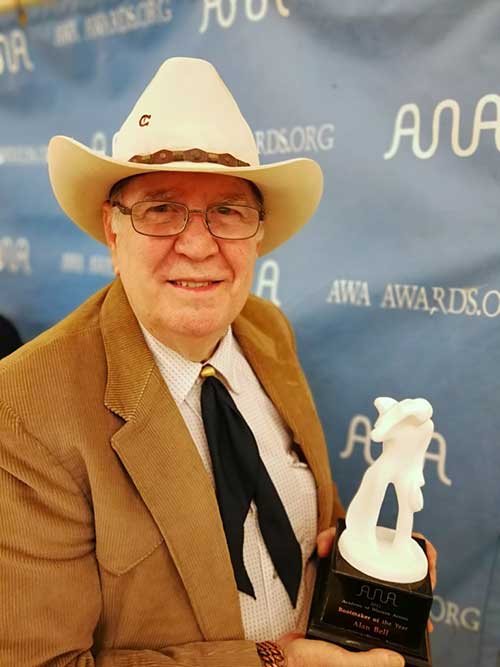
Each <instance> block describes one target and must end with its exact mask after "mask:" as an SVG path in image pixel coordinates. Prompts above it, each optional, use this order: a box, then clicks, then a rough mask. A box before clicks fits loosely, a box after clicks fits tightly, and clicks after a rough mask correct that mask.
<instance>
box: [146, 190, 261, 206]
mask: <svg viewBox="0 0 500 667" xmlns="http://www.w3.org/2000/svg"><path fill="white" fill-rule="evenodd" d="M177 198H181V199H182V194H181V192H180V190H155V191H154V192H148V193H147V194H145V195H143V197H142V198H141V201H160V200H161V201H174V202H175V201H176V200H177ZM251 199H253V196H252V195H250V194H246V193H243V192H242V193H239V194H231V193H227V194H224V195H221V196H220V197H219V196H218V197H216V198H215V199H214V201H215V202H216V203H217V204H243V203H244V204H248V203H249V202H250V200H251Z"/></svg>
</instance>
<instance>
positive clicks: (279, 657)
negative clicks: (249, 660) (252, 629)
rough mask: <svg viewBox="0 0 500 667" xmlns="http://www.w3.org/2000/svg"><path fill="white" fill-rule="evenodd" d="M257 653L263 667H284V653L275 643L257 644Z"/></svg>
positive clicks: (285, 663) (285, 662) (285, 664)
mask: <svg viewBox="0 0 500 667" xmlns="http://www.w3.org/2000/svg"><path fill="white" fill-rule="evenodd" d="M257 653H258V654H259V658H260V659H261V661H262V664H263V666H264V667H286V666H287V660H286V656H285V652H284V651H283V649H282V648H281V646H279V645H278V644H276V642H257Z"/></svg>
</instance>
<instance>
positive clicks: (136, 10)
mask: <svg viewBox="0 0 500 667" xmlns="http://www.w3.org/2000/svg"><path fill="white" fill-rule="evenodd" d="M171 20H172V9H171V8H170V0H139V1H138V2H124V3H121V4H119V5H116V7H113V8H112V9H109V10H107V11H104V10H100V11H98V12H94V13H92V14H88V15H87V16H72V17H71V18H65V19H63V20H62V21H58V22H56V23H55V25H54V32H53V34H52V42H53V44H54V46H58V47H63V46H71V45H72V44H76V43H78V42H81V41H86V40H95V39H102V38H104V37H110V36H111V35H125V34H127V33H129V32H132V31H134V30H143V29H144V28H149V27H150V26H153V25H158V24H161V23H170V21H171Z"/></svg>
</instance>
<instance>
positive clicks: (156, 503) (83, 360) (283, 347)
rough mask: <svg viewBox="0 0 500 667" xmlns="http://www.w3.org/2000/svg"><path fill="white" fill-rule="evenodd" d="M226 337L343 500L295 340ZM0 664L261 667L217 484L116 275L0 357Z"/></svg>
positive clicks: (275, 321)
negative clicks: (247, 634) (242, 606)
mask: <svg viewBox="0 0 500 667" xmlns="http://www.w3.org/2000/svg"><path fill="white" fill-rule="evenodd" d="M233 326H234V332H235V335H236V337H237V339H238V341H239V343H240V345H241V346H242V348H243V350H244V353H245V355H246V356H247V358H248V360H249V362H250V364H251V365H252V367H253V369H254V371H255V373H256V374H257V376H258V377H259V379H260V381H261V383H262V385H263V387H264V389H265V390H266V392H267V393H268V395H269V396H270V398H271V399H272V401H273V403H274V405H275V406H276V408H277V409H278V411H279V412H280V413H281V415H282V417H283V419H284V420H285V422H286V423H287V424H288V425H289V427H290V429H291V431H292V433H293V437H294V439H295V442H297V443H298V444H299V445H300V447H301V449H302V452H303V454H304V456H305V458H306V460H307V462H308V463H309V465H310V467H311V469H312V471H313V474H314V476H315V479H316V482H317V488H318V506H319V508H318V512H319V528H320V529H323V528H325V527H327V526H328V525H330V523H331V521H332V519H333V517H334V516H335V514H336V512H337V511H340V504H339V503H338V498H337V496H336V493H335V487H333V486H332V482H331V478H330V469H329V465H328V458H327V452H326V448H325V443H324V438H323V434H322V431H321V427H320V424H319V420H318V417H317V414H316V411H315V408H314V405H313V401H312V398H311V394H310V392H309V389H308V386H307V383H306V380H305V378H304V376H303V374H302V372H301V370H300V367H299V364H298V361H297V358H296V354H295V349H294V342H293V337H292V334H291V332H290V329H289V325H288V324H287V322H286V320H285V319H284V317H283V316H282V315H281V314H280V313H279V311H278V310H277V309H276V308H275V307H274V306H272V305H271V304H270V303H267V302H264V301H262V300H259V299H256V298H255V297H250V299H249V300H248V302H247V305H246V306H245V308H244V310H243V312H242V314H241V315H240V316H239V317H238V319H237V320H236V321H235V323H234V325H233ZM0 517H1V525H0V665H1V667H34V666H35V665H36V666H37V667H38V666H41V665H44V666H47V667H49V666H50V667H62V666H63V665H64V666H65V667H69V666H72V667H91V666H94V665H96V666H98V667H118V666H120V667H173V666H174V665H182V666H189V667H195V666H196V667H235V666H238V667H257V666H258V665H260V661H259V659H258V656H257V653H256V650H255V644H254V643H252V642H250V641H246V640H245V639H244V638H243V627H242V622H241V615H240V610H239V602H238V593H237V590H236V587H235V583H234V579H233V574H232V568H231V562H230V559H229V554H228V550H227V546H226V541H225V538H224V532H223V528H222V524H221V520H220V515H219V512H218V508H217V501H216V498H215V494H214V489H213V487H212V484H211V482H210V479H209V477H208V475H207V473H206V471H205V469H204V467H203V464H202V462H201V459H200V457H199V455H198V453H197V450H196V447H195V445H194V443H193V441H192V439H191V437H190V435H189V432H188V430H187V427H186V425H185V424H184V421H183V420H182V417H181V415H180V413H179V411H178V410H177V408H176V406H175V403H174V400H173V398H172V396H171V395H170V393H169V391H168V389H167V387H166V386H165V384H164V382H163V380H162V378H161V375H160V373H159V371H158V368H157V367H156V365H155V363H154V361H153V358H152V356H151V354H150V352H149V350H148V348H147V346H146V344H145V342H144V338H143V336H142V333H141V330H140V328H139V326H138V323H137V320H136V319H135V317H134V315H133V313H132V311H131V309H130V306H129V304H128V301H127V298H126V296H125V293H124V291H123V288H122V286H121V283H120V281H119V280H117V281H115V282H114V283H113V284H112V285H111V286H110V287H108V288H106V289H104V290H102V291H101V292H99V293H98V294H96V295H94V296H93V297H92V298H90V299H89V300H88V301H87V302H86V303H85V304H83V305H82V306H80V308H78V309H77V310H76V311H75V312H74V313H72V314H71V315H70V316H69V317H67V318H66V319H65V320H63V321H62V322H61V323H59V324H58V325H56V326H55V327H53V328H52V329H50V330H49V331H47V332H46V333H44V334H42V335H41V336H40V337H38V338H37V339H35V340H34V341H32V342H31V343H29V344H28V345H25V346H24V347H23V348H21V350H19V351H18V352H16V353H15V354H13V355H11V356H10V357H8V358H7V359H5V360H4V361H3V362H2V363H1V364H0Z"/></svg>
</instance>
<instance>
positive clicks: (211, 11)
mask: <svg viewBox="0 0 500 667" xmlns="http://www.w3.org/2000/svg"><path fill="white" fill-rule="evenodd" d="M269 4H274V5H275V7H276V11H277V12H278V15H279V16H282V17H284V18H287V17H288V16H289V15H290V10H289V9H288V8H287V7H286V6H285V3H284V0H274V2H273V1H272V0H271V2H269V0H203V18H202V21H201V25H200V32H201V33H203V32H206V31H207V29H208V27H209V26H210V19H211V18H212V17H214V20H215V21H216V22H217V24H218V25H219V26H220V27H221V28H230V27H231V26H232V25H233V23H234V21H235V19H236V15H237V13H238V9H239V8H240V7H241V5H244V13H245V17H246V18H247V20H248V21H262V19H264V18H266V17H267V15H268V11H269Z"/></svg>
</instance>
